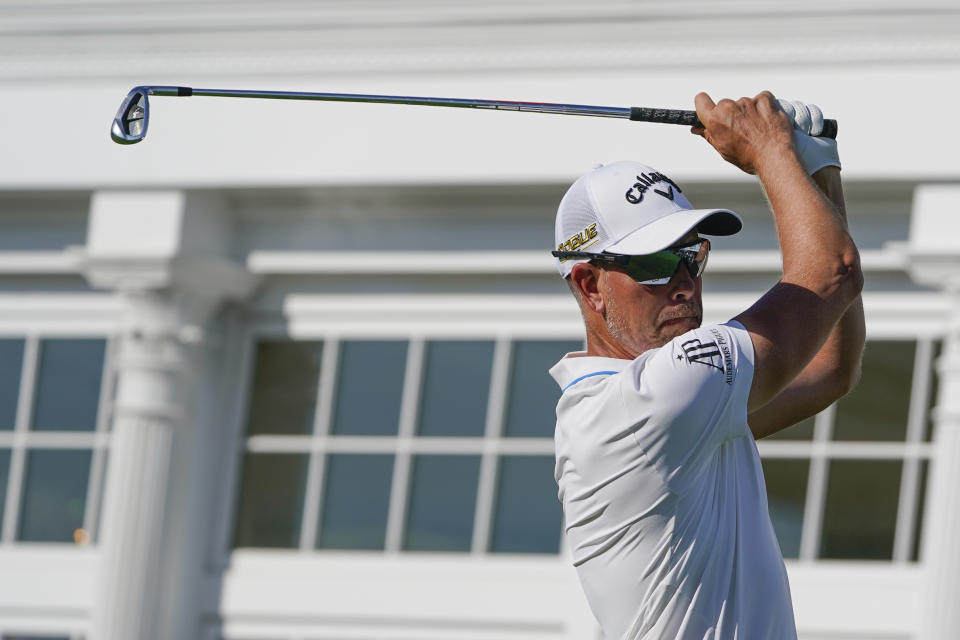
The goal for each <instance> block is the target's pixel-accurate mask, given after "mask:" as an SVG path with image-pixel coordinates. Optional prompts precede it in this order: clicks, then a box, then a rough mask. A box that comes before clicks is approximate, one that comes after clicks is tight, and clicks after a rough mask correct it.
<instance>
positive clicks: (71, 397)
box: [33, 338, 107, 431]
mask: <svg viewBox="0 0 960 640" xmlns="http://www.w3.org/2000/svg"><path fill="white" fill-rule="evenodd" d="M106 344H107V343H106V341H105V340H102V339H82V340H80V339H78V340H75V339H69V340H66V339H59V338H58V339H50V340H42V341H41V342H40V362H39V365H40V366H39V371H38V372H37V383H36V384H37V388H36V393H35V396H34V398H35V400H34V405H33V428H34V429H36V430H38V431H93V430H94V429H96V427H97V405H98V404H99V402H100V380H101V378H102V377H103V356H104V350H105V348H106Z"/></svg>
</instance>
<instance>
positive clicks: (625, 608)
mask: <svg viewBox="0 0 960 640" xmlns="http://www.w3.org/2000/svg"><path fill="white" fill-rule="evenodd" d="M695 104H696V109H697V115H698V116H699V119H700V121H701V122H702V123H703V125H704V126H703V127H702V128H695V129H693V133H695V134H698V135H701V136H703V137H704V138H706V140H707V142H709V143H710V144H711V145H712V146H713V147H714V148H715V149H716V150H717V151H718V152H719V153H720V155H721V156H722V157H723V158H724V159H726V160H727V161H729V162H731V163H733V164H734V165H736V166H738V167H739V168H741V169H742V170H743V171H745V172H747V173H750V174H756V175H757V176H758V177H759V179H760V182H761V184H762V185H763V188H764V190H765V192H766V195H767V198H768V199H769V201H770V205H771V208H772V210H773V216H774V218H775V220H776V227H777V234H778V237H779V242H780V247H781V251H782V254H783V277H782V278H781V279H780V281H779V282H778V283H777V284H776V285H774V286H773V288H771V289H770V290H769V291H767V292H766V294H764V295H763V296H762V297H761V298H760V299H759V300H758V301H757V302H756V303H755V304H754V305H753V306H752V307H750V308H749V309H747V310H746V311H744V312H743V313H741V314H739V315H738V316H736V317H735V318H733V319H732V320H730V321H729V322H726V323H724V324H719V325H707V326H701V320H702V307H701V291H702V283H701V278H700V276H701V273H702V272H703V269H704V267H705V266H706V262H707V256H708V254H709V251H710V241H709V240H707V239H705V238H703V237H702V236H703V235H718V236H723V235H731V234H734V233H736V232H738V231H739V230H740V227H741V221H740V218H739V217H738V216H737V215H736V214H734V213H732V212H730V211H727V210H724V209H694V208H692V207H691V205H690V203H689V202H688V201H687V199H686V197H685V196H684V195H683V192H682V191H681V189H680V187H679V186H678V185H677V183H675V182H674V181H673V180H671V179H670V178H669V177H668V176H667V175H665V174H663V173H661V172H659V171H656V170H654V169H652V168H650V167H647V166H644V165H641V164H638V163H634V162H618V163H614V164H610V165H607V166H604V167H600V168H598V169H595V170H594V171H592V172H590V173H588V174H586V175H585V176H583V177H581V178H580V179H578V180H577V181H576V182H575V183H574V184H573V186H572V187H570V189H569V190H568V192H567V194H566V196H565V197H564V198H563V200H562V202H561V203H560V207H559V210H558V212H557V221H556V243H557V250H556V251H554V252H553V253H554V255H555V256H556V257H557V259H558V268H559V270H560V273H561V275H563V276H564V278H566V279H567V282H568V284H569V286H570V289H571V291H572V292H573V294H574V297H575V298H576V300H577V303H578V304H579V306H580V310H581V312H582V314H583V319H584V325H585V328H586V337H587V350H586V352H582V353H571V354H568V355H567V356H565V357H564V358H563V359H562V360H561V361H560V362H559V363H557V364H556V365H555V366H554V367H553V368H552V369H551V370H550V373H551V375H553V377H554V378H555V379H556V381H557V382H558V383H559V385H560V387H561V388H562V389H563V394H562V396H561V398H560V401H559V403H558V405H557V428H556V457H557V460H556V480H557V483H558V485H559V490H560V491H559V496H560V500H561V502H562V503H563V509H564V515H565V530H566V534H567V538H568V542H569V546H570V549H571V552H572V555H573V563H574V566H575V567H576V568H577V571H578V574H579V577H580V581H581V583H582V585H583V589H584V591H585V592H586V595H587V599H588V601H589V604H590V606H591V608H592V610H593V613H594V615H595V616H596V617H597V619H598V621H599V622H600V624H601V626H602V627H603V631H604V634H605V636H606V637H607V638H608V640H626V639H640V638H643V639H664V640H665V639H670V640H673V639H676V638H680V639H696V640H734V639H738V640H754V639H756V640H782V639H785V638H790V639H795V638H796V625H795V623H794V617H793V607H792V604H791V599H790V587H789V584H788V581H787V574H786V570H785V567H784V563H783V558H782V555H781V553H780V548H779V545H778V543H777V540H776V537H775V534H774V531H773V527H772V525H771V522H770V517H769V514H768V511H767V498H766V491H765V488H764V481H763V473H762V470H761V465H760V459H759V457H758V455H757V448H756V445H755V443H754V440H755V439H756V438H762V437H764V436H767V435H770V434H772V433H774V432H776V431H779V430H780V429H783V428H785V427H787V426H790V425H792V424H795V423H796V422H799V421H800V420H802V419H804V418H806V417H808V416H811V415H814V414H816V413H817V412H819V411H820V410H822V409H823V408H825V407H827V406H828V405H830V404H831V403H832V402H834V401H835V400H836V399H838V398H840V397H841V396H842V395H844V394H845V393H846V392H847V391H849V390H850V388H851V387H852V386H853V385H854V384H855V383H856V381H857V379H858V378H859V373H860V371H859V369H860V356H861V352H862V349H863V340H864V321H863V310H862V305H861V303H860V290H861V288H862V286H863V285H862V283H863V276H862V273H861V271H860V265H859V256H858V253H857V248H856V246H855V245H854V243H853V240H852V239H851V237H850V235H849V234H848V232H847V225H846V219H845V213H844V204H843V194H842V188H841V183H840V172H839V167H840V162H839V158H838V156H837V151H836V143H835V142H834V141H833V140H829V139H826V138H815V137H813V136H815V135H816V134H817V133H818V127H820V126H821V124H820V123H821V122H822V115H821V114H820V112H819V109H817V108H816V107H815V106H813V105H810V106H809V107H808V106H806V105H803V104H801V103H792V104H791V103H785V102H781V103H778V101H777V100H776V99H775V98H774V97H773V95H771V94H770V93H766V92H765V93H761V94H760V95H758V96H756V97H755V98H742V99H740V100H737V101H735V102H734V101H731V100H721V101H720V102H719V103H717V104H714V102H713V101H712V100H711V99H710V97H709V96H707V95H706V94H700V95H698V96H697V97H696V99H695ZM811 134H812V135H811Z"/></svg>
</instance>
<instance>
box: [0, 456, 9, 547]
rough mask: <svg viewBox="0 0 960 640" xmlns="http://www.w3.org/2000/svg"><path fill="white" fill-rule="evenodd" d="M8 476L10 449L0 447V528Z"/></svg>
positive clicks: (1, 527)
mask: <svg viewBox="0 0 960 640" xmlns="http://www.w3.org/2000/svg"><path fill="white" fill-rule="evenodd" d="M9 477H10V449H0V529H3V508H4V507H5V506H6V502H7V480H8V479H9Z"/></svg>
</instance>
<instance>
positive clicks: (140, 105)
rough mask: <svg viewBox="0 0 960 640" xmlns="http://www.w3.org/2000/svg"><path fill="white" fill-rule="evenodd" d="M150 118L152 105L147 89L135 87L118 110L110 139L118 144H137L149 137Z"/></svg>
mask: <svg viewBox="0 0 960 640" xmlns="http://www.w3.org/2000/svg"><path fill="white" fill-rule="evenodd" d="M149 118H150V103H149V102H148V101H147V88H146V87H134V88H133V89H131V90H130V93H128V94H127V97H126V98H124V99H123V102H122V103H121V104H120V108H119V109H118V110H117V115H116V117H114V119H113V126H111V127H110V137H111V138H113V141H114V142H116V143H117V144H136V143H137V142H140V141H141V140H143V137H144V136H145V135H147V122H148V120H149Z"/></svg>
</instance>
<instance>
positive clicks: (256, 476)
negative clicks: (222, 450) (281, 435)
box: [234, 453, 308, 549]
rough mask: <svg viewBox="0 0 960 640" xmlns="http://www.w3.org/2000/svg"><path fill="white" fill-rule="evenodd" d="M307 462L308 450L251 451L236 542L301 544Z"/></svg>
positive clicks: (245, 466) (248, 544)
mask: <svg viewBox="0 0 960 640" xmlns="http://www.w3.org/2000/svg"><path fill="white" fill-rule="evenodd" d="M307 464H308V457H307V455H306V454H280V453H250V454H247V456H246V457H245V459H244V462H243V482H242V483H241V485H240V504H239V507H238V509H237V530H236V534H235V537H234V540H235V542H234V546H236V547H273V548H281V549H282V548H291V547H297V546H299V544H300V523H301V522H302V521H303V494H304V491H305V489H306V484H307Z"/></svg>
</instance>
